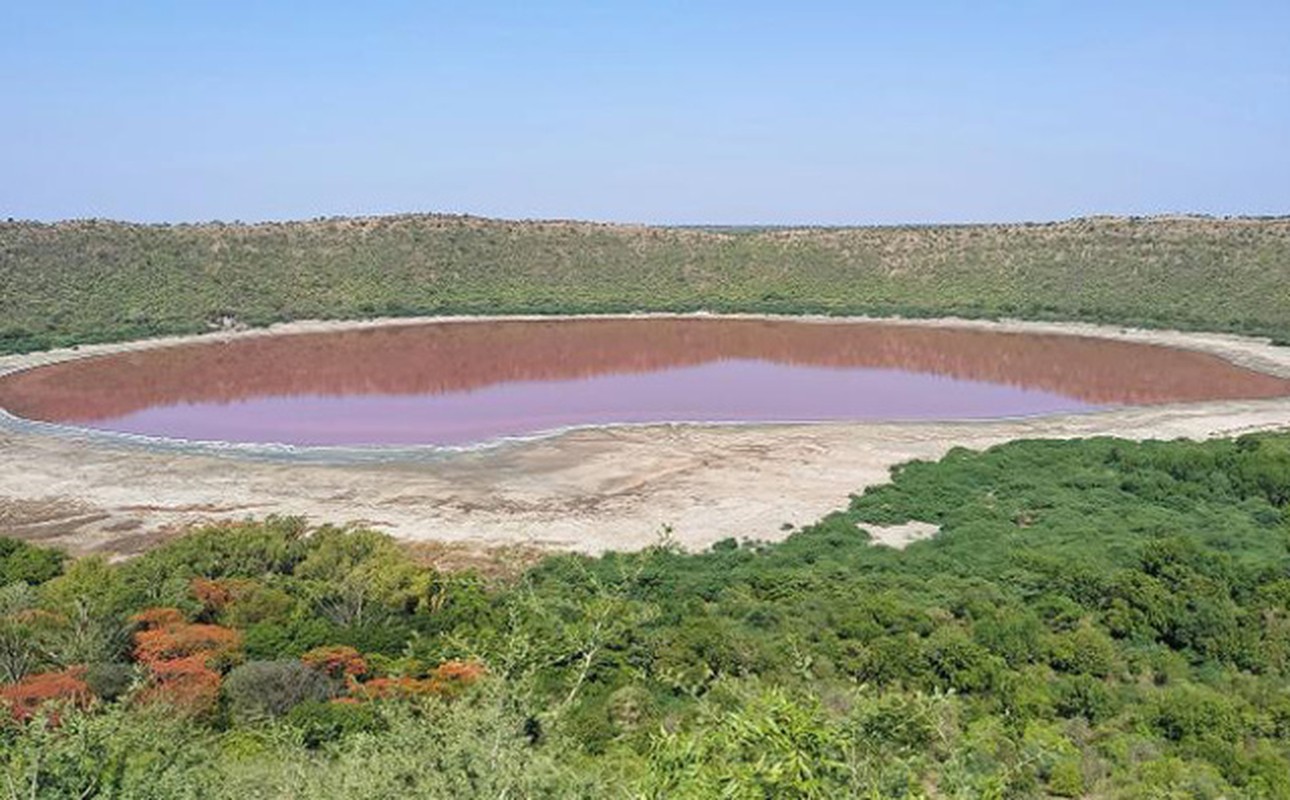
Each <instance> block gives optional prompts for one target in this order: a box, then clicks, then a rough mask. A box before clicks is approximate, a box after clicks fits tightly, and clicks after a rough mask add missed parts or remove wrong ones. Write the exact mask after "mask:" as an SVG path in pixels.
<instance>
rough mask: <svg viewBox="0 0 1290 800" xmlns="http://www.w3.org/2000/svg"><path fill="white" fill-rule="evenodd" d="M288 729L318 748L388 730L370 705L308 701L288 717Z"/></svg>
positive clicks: (307, 744)
mask: <svg viewBox="0 0 1290 800" xmlns="http://www.w3.org/2000/svg"><path fill="white" fill-rule="evenodd" d="M286 722H287V724H288V725H290V726H292V727H293V728H296V729H297V730H299V731H300V734H301V738H302V739H303V741H304V744H305V746H306V747H310V748H316V747H320V746H322V745H324V744H327V743H328V742H335V741H337V740H339V739H342V738H344V737H346V736H349V735H350V734H352V733H370V732H373V731H378V730H380V729H381V728H383V727H384V720H383V719H382V718H381V716H380V714H379V713H378V712H377V710H376V708H375V707H373V706H371V705H368V704H366V703H339V702H335V701H322V700H305V701H303V702H301V703H298V704H296V705H295V706H294V707H293V708H292V709H291V711H289V712H288V713H287V717H286Z"/></svg>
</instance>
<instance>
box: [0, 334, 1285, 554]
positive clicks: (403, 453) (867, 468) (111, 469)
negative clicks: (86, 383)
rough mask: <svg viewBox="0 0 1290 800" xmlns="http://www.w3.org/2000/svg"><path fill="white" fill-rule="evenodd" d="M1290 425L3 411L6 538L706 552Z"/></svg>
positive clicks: (1218, 340) (1240, 416)
mask: <svg viewBox="0 0 1290 800" xmlns="http://www.w3.org/2000/svg"><path fill="white" fill-rule="evenodd" d="M633 316H635V317H649V316H658V317H676V316H685V315H633ZM697 316H709V315H697ZM729 316H731V317H733V318H756V319H795V320H800V321H803V322H808V323H812V324H821V325H828V324H880V323H900V324H902V325H921V326H936V327H944V328H972V329H986V330H992V331H1000V332H1014V333H1042V334H1066V335H1077V336H1088V337H1097V338H1103V339H1112V340H1119V341H1129V342H1137V343H1143V344H1152V345H1161V346H1166V347H1175V348H1182V349H1188V350H1194V351H1200V352H1206V353H1210V354H1213V355H1217V356H1219V357H1221V358H1223V359H1225V360H1227V361H1229V362H1231V363H1234V364H1237V365H1240V366H1243V367H1246V368H1250V369H1254V370H1258V371H1261V372H1264V373H1268V374H1272V375H1277V376H1280V377H1287V378H1290V348H1284V347H1276V346H1273V345H1271V344H1269V343H1268V342H1267V341H1266V340H1260V339H1253V338H1247V337H1239V336H1233V335H1226V334H1208V333H1184V332H1178V331H1158V330H1141V329H1129V328H1118V327H1109V326H1097V325H1089V324H1078V323H1038V322H1019V321H1001V322H987V321H975V320H960V319H935V320H910V319H870V318H845V317H836V318H835V317H793V318H782V317H761V316H754V315H748V316H741V315H729ZM469 319H477V320H489V321H496V320H497V319H544V320H545V319H552V318H551V317H505V318H497V317H476V318H469ZM462 320H463V318H451V317H445V318H405V319H392V320H372V321H361V322H296V323H289V324H283V325H278V326H274V327H272V328H266V329H255V330H248V331H237V332H221V333H211V334H206V335H202V336H196V337H169V338H159V339H150V340H145V341H139V342H127V343H120V344H105V345H87V346H82V347H79V348H75V349H66V350H57V351H48V352H43V353H30V354H24V355H15V356H3V357H0V375H3V374H6V373H11V372H14V371H17V370H22V369H28V368H32V367H37V366H41V365H44V364H51V363H56V362H60V361H66V360H69V359H74V358H83V357H88V356H95V355H106V354H111V353H122V352H130V351H135V350H142V349H147V348H155V347H164V346H168V345H175V344H181V343H190V342H211V343H214V342H218V341H221V340H227V339H233V338H243V337H259V336H280V335H287V334H294V333H313V332H327V331H339V330H350V329H357V328H364V327H373V326H378V325H418V324H426V323H434V322H443V321H462ZM1281 428H1290V397H1282V398H1276V399H1271V400H1251V401H1222V402H1205V403H1189V404H1180V405H1165V406H1139V407H1130V408H1122V409H1117V410H1112V411H1101V412H1094V413H1085V414H1070V415H1059V416H1048V417H1036V418H1025V419H1000V420H985V421H968V422H901V423H809V424H745V425H721V424H717V425H710V424H686V423H677V424H660V425H645V426H610V427H602V428H583V429H575V430H569V431H565V432H563V433H558V434H553V435H548V436H543V437H539V438H534V439H529V440H522V441H510V442H504V443H501V444H496V445H493V446H488V447H482V448H478V449H473V450H464V451H460V452H452V453H448V454H444V453H443V452H441V451H430V450H421V451H416V450H407V449H403V450H363V451H361V452H359V451H355V452H344V451H336V450H330V451H329V450H316V451H311V450H309V449H304V450H299V451H290V450H276V451H271V452H270V451H266V450H256V449H253V448H252V449H235V448H234V449H221V448H218V447H211V446H189V445H183V444H175V443H157V442H147V441H140V440H132V439H129V438H126V437H120V436H114V435H108V434H91V433H87V432H80V431H77V430H75V429H65V428H59V427H57V426H47V425H43V424H38V423H37V424H33V423H29V422H26V421H24V420H20V419H17V418H14V417H11V416H8V415H0V455H2V456H3V457H2V458H0V535H7V536H15V537H18V538H22V539H26V540H28V541H32V542H36V543H40V544H45V545H51V546H55V547H60V548H63V549H65V550H67V551H69V552H72V553H76V554H84V553H101V554H104V555H107V556H109V557H117V556H123V555H129V554H131V553H135V552H139V551H141V550H143V549H146V548H148V547H150V546H153V545H155V544H156V543H157V542H159V541H163V540H164V539H166V538H169V537H171V536H174V535H177V534H179V533H182V531H183V530H185V529H186V528H188V527H189V526H191V525H194V524H199V523H202V522H206V521H213V520H239V519H245V518H248V517H264V516H267V515H269V514H289V515H301V516H304V517H306V518H307V519H308V520H309V521H311V522H315V523H323V522H331V523H338V524H339V523H351V522H352V523H360V524H364V525H370V526H372V527H375V528H378V529H380V530H383V531H387V532H389V533H390V534H392V535H394V536H396V537H398V538H400V539H404V540H409V541H420V542H438V543H444V544H445V545H446V546H449V547H455V548H464V549H467V550H487V549H489V548H498V547H508V546H515V545H519V546H522V547H524V548H528V549H531V550H546V549H558V550H576V551H581V552H587V553H598V552H603V551H606V550H632V549H639V548H641V547H645V546H648V545H650V544H654V543H656V542H658V541H659V539H660V537H661V536H662V535H663V532H664V531H665V530H666V531H669V533H668V535H669V536H670V537H671V538H672V539H673V540H674V541H676V542H677V543H679V544H680V545H682V546H684V547H686V548H690V549H701V548H704V547H706V546H708V545H710V544H711V543H713V542H716V541H718V540H721V539H724V538H727V537H735V538H749V539H761V540H774V539H780V538H783V537H785V536H787V535H788V534H789V533H790V532H791V530H792V527H791V526H800V525H804V524H808V523H810V522H813V521H815V520H817V519H819V518H820V517H821V516H823V515H824V514H826V513H828V512H829V511H832V510H835V509H839V508H843V507H845V505H846V503H847V498H848V496H849V495H850V494H852V493H855V492H859V491H861V490H863V489H864V488H865V487H866V486H871V485H874V484H877V483H881V482H884V481H886V480H887V478H888V471H889V469H890V468H891V467H892V466H893V465H895V464H898V463H901V462H904V461H909V460H911V459H935V458H938V457H940V456H941V455H943V454H944V453H945V452H946V451H947V450H949V449H950V448H951V447H954V446H965V447H970V448H984V447H988V446H991V445H994V444H999V443H1001V442H1005V441H1009V440H1012V439H1022V438H1075V437H1086V436H1104V435H1109V436H1121V437H1125V438H1130V439H1150V438H1159V439H1172V438H1178V437H1186V438H1192V439H1201V438H1206V437H1213V436H1225V435H1234V434H1240V433H1247V432H1252V431H1261V430H1275V429H1281ZM870 531H871V533H873V534H875V538H876V539H877V540H878V541H882V542H884V543H888V544H891V545H893V546H902V545H903V544H906V543H908V542H909V541H912V540H914V539H917V538H921V537H925V536H927V535H930V534H931V533H933V532H934V531H935V528H934V526H930V525H926V524H921V523H911V524H910V525H907V526H896V527H894V528H890V529H876V528H870Z"/></svg>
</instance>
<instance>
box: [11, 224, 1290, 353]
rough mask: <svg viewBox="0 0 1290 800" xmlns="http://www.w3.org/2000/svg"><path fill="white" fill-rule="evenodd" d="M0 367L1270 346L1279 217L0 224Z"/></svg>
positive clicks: (1286, 254) (1286, 323)
mask: <svg viewBox="0 0 1290 800" xmlns="http://www.w3.org/2000/svg"><path fill="white" fill-rule="evenodd" d="M0 287H3V288H2V289H0V353H3V352H14V351H22V350H33V349H43V348H48V347H53V346H59V345H69V344H76V343H83V342H90V341H103V340H119V339H128V338H137V337H142V336H150V335H156V334H172V333H193V332H200V331H204V330H208V329H209V328H210V327H212V326H217V325H220V324H225V323H227V322H229V321H236V322H238V323H243V324H250V325H264V324H268V323H272V322H277V321H283V320H291V319H307V318H357V317H371V316H397V315H410V314H479V313H488V314H500V313H586V312H628V311H639V310H651V311H694V310H705V309H706V310H710V311H725V312H733V311H743V312H777V313H803V312H812V313H830V314H856V313H866V314H880V315H889V314H903V315H911V316H919V315H922V316H927V315H945V314H956V315H963V316H974V317H996V316H1017V317H1026V318H1039V319H1083V320H1091V321H1100V322H1111V323H1118V324H1139V325H1147V326H1170V327H1183V328H1206V329H1211V330H1232V331H1238V332H1245V333H1257V334H1266V335H1271V336H1273V337H1277V338H1279V339H1281V340H1290V218H1279V219H1262V220H1259V219H1239V220H1214V219H1203V218H1173V219H1110V218H1094V219H1083V220H1075V221H1072V222H1064V223H1055V224H1043V225H965V226H933V227H889V228H848V229H800V230H781V229H762V230H741V229H721V230H717V229H712V230H703V229H678V228H643V227H626V226H612V225H594V224H585V223H539V222H502V221H490V220H481V219H475V218H469V217H444V216H402V217H386V218H375V219H353V220H349V219H336V220H320V221H314V222H299V223H284V224H262V225H224V224H218V223H216V224H207V225H175V226H165V225H152V226H149V225H131V224H123V223H115V222H102V221H84V222H66V223H57V224H49V225H46V224H38V223H30V222H10V223H0Z"/></svg>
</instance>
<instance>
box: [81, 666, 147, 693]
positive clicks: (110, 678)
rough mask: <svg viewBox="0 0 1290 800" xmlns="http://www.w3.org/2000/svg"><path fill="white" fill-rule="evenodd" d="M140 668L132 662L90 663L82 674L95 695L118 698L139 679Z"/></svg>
mask: <svg viewBox="0 0 1290 800" xmlns="http://www.w3.org/2000/svg"><path fill="white" fill-rule="evenodd" d="M139 677H140V674H139V670H138V669H137V668H136V667H134V666H132V665H130V664H112V663H100V664H89V665H88V666H86V667H85V673H84V675H83V676H82V678H83V679H84V681H85V683H86V684H88V685H89V687H90V689H91V690H92V691H93V692H94V694H95V696H97V697H99V698H101V699H103V700H116V699H117V698H118V697H121V696H122V695H124V694H125V693H126V692H127V691H129V690H130V687H132V686H133V685H134V683H135V681H137V680H139Z"/></svg>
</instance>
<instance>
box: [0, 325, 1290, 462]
mask: <svg viewBox="0 0 1290 800" xmlns="http://www.w3.org/2000/svg"><path fill="white" fill-rule="evenodd" d="M1287 394H1290V381H1286V380H1282V379H1280V378H1276V377H1272V376H1268V375H1263V374H1261V373H1258V372H1253V371H1251V370H1246V369H1242V368H1238V367H1236V366H1233V365H1231V364H1229V363H1227V362H1225V361H1223V360H1221V359H1219V358H1217V357H1214V356H1209V355H1205V354H1201V353H1195V352H1190V351H1184V350H1175V349H1169V348H1162V347H1152V346H1146V345H1139V344H1132V343H1126V342H1115V341H1109V340H1103V339H1093V338H1081V337H1071V336H1056V335H1035V334H1015V333H998V332H992V331H982V330H964V329H950V328H929V327H923V326H914V325H905V326H902V325H897V324H877V323H829V324H822V323H812V322H792V321H762V320H741V319H740V320H731V319H694V318H689V319H657V318H656V319H604V320H552V321H504V322H447V323H437V324H427V325H395V326H388V327H382V328H369V329H363V330H352V331H344V332H336V333H317V334H291V335H282V336H270V337H254V338H245V339H237V340H233V341H231V342H224V343H209V344H207V343H199V344H191V345H184V346H178V347H167V348H158V349H152V350H146V351H141V352H137V353H129V354H121V355H112V356H101V357H95V358H86V359H80V360H76V361H70V362H64V363H61V364H56V365H52V366H48V367H42V368H39V369H34V370H28V371H26V372H21V373H17V374H14V375H12V376H9V377H7V378H3V379H0V407H3V408H5V409H7V410H8V411H10V412H11V413H13V414H16V415H18V416H21V417H26V418H29V419H37V420H43V421H47V422H57V423H63V424H70V425H78V426H83V427H88V428H96V429H102V430H108V431H117V432H123V433H134V434H145V435H151V436H162V437H168V438H176V439H188V440H204V441H227V442H260V443H282V444H296V445H357V444H391V445H393V444H399V445H407V444H439V445H462V444H470V443H475V442H483V441H488V440H491V439H496V438H499V437H503V436H522V435H529V434H535V433H540V432H544V431H550V430H556V429H560V428H565V427H569V426H576V425H600V424H612V423H649V422H667V421H684V422H798V421H846V420H852V421H861V420H870V421H871V420H891V421H897V420H929V419H937V420H956V419H962V420H966V419H982V418H994V417H1016V416H1028V415H1040V414H1054V413H1064V412H1081V411H1092V410H1097V409H1101V408H1107V407H1115V406H1123V405H1146V404H1159V403H1174V402H1196V401H1203V400H1220V399H1253V398H1263V397H1274V396H1281V395H1287Z"/></svg>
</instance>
